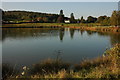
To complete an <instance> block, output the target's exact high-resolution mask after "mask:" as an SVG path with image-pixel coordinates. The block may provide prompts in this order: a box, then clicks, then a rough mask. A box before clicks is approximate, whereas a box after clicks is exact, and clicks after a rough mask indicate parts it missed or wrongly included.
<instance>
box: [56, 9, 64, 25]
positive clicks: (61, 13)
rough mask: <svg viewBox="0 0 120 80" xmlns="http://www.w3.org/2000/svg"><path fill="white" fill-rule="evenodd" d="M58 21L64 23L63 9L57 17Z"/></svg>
mask: <svg viewBox="0 0 120 80" xmlns="http://www.w3.org/2000/svg"><path fill="white" fill-rule="evenodd" d="M57 22H58V23H64V14H63V10H60V14H59V17H58V18H57Z"/></svg>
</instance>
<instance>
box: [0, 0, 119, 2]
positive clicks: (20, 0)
mask: <svg viewBox="0 0 120 80" xmlns="http://www.w3.org/2000/svg"><path fill="white" fill-rule="evenodd" d="M1 1H2V2H118V1H120V0H1Z"/></svg>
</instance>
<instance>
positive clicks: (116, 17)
mask: <svg viewBox="0 0 120 80" xmlns="http://www.w3.org/2000/svg"><path fill="white" fill-rule="evenodd" d="M110 23H111V25H114V26H119V25H120V11H113V13H112V16H111V18H110Z"/></svg>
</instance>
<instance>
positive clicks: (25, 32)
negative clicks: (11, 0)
mask: <svg viewBox="0 0 120 80" xmlns="http://www.w3.org/2000/svg"><path fill="white" fill-rule="evenodd" d="M66 30H67V29H66ZM78 31H80V35H81V36H82V35H83V33H84V32H85V31H84V30H78ZM86 32H87V35H88V36H91V35H93V34H95V33H97V34H98V35H99V36H106V37H110V42H111V44H112V45H113V44H115V43H120V34H112V33H103V32H95V31H86ZM69 33H70V37H71V39H73V38H74V33H75V29H69ZM64 35H65V28H47V29H44V28H4V29H2V39H0V40H2V41H4V40H5V39H6V38H13V39H16V38H19V39H21V38H29V37H44V38H45V37H50V36H56V37H57V36H59V39H60V41H61V42H62V41H63V39H64Z"/></svg>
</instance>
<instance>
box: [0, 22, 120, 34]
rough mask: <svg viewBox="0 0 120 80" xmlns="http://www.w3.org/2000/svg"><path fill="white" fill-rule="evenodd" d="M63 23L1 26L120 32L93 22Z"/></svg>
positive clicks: (118, 28)
mask: <svg viewBox="0 0 120 80" xmlns="http://www.w3.org/2000/svg"><path fill="white" fill-rule="evenodd" d="M90 25H91V24H65V23H64V24H62V23H23V24H3V25H2V27H0V28H72V29H80V30H87V31H96V32H112V33H117V34H120V27H112V26H100V25H99V26H98V25H95V24H92V25H93V26H90Z"/></svg>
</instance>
